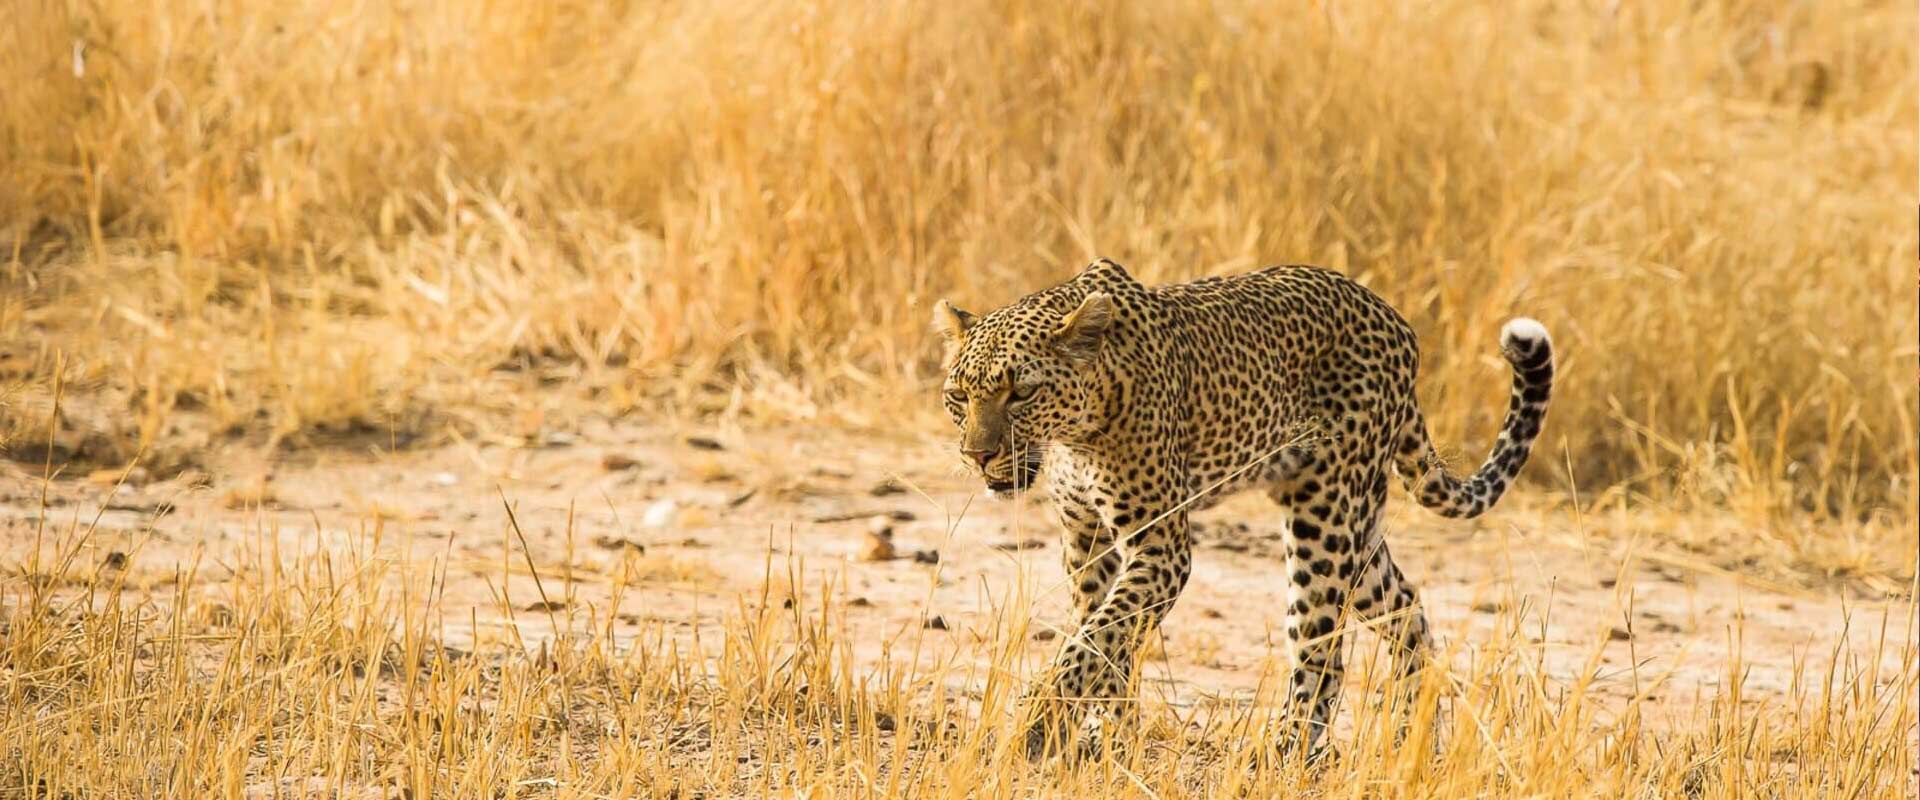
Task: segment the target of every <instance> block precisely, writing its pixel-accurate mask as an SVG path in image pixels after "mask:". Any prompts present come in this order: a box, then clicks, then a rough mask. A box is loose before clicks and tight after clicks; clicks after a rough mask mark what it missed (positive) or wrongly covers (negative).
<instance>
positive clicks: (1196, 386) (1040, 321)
mask: <svg viewBox="0 0 1920 800" xmlns="http://www.w3.org/2000/svg"><path fill="white" fill-rule="evenodd" d="M934 316H935V321H936V324H937V325H938V326H939V327H940V328H941V329H942V330H943V331H944V332H945V333H946V335H947V337H948V339H949V346H948V353H947V360H946V366H947V379H946V385H945V399H946V406H947V411H948V412H949V413H950V414H951V415H952V417H953V420H954V422H955V424H957V425H958V426H959V427H960V429H961V443H960V446H961V450H962V451H963V452H964V453H965V454H966V456H967V457H968V458H969V459H970V460H971V461H972V462H973V464H974V466H975V467H976V468H977V469H978V470H979V471H980V474H981V475H982V476H983V478H984V479H985V481H986V483H987V486H988V488H989V489H991V490H994V491H995V492H996V493H1004V492H1013V491H1018V490H1020V489H1023V488H1025V487H1026V486H1027V485H1029V484H1031V483H1032V482H1033V481H1034V479H1035V478H1036V477H1037V476H1038V474H1039V471H1040V468H1041V466H1042V465H1043V464H1044V465H1045V468H1046V471H1047V474H1048V478H1049V480H1048V485H1049V489H1050V493H1051V496H1052V499H1053V502H1054V505H1055V506H1056V508H1057V509H1058V511H1059V515H1060V520H1061V523H1062V524H1063V526H1064V527H1065V535H1064V544H1065V546H1064V548H1063V549H1064V551H1065V562H1066V568H1067V571H1068V573H1069V575H1070V578H1071V585H1072V591H1073V595H1074V598H1075V605H1076V608H1077V611H1078V615H1079V620H1078V630H1077V632H1076V633H1075V635H1073V636H1071V637H1069V638H1068V639H1067V640H1066V642H1065V643H1064V645H1063V646H1062V647H1061V649H1060V653H1059V656H1058V658H1057V659H1056V662H1055V669H1053V670H1051V671H1050V677H1049V678H1048V679H1046V681H1045V683H1044V685H1039V686H1036V687H1034V688H1033V689H1031V690H1030V693H1031V695H1032V696H1033V698H1034V699H1035V700H1036V702H1037V704H1038V706H1039V709H1038V710H1039V711H1040V712H1041V713H1040V714H1039V715H1038V721H1037V722H1036V724H1035V727H1034V728H1033V729H1032V731H1031V732H1030V734H1029V741H1028V747H1029V749H1030V750H1035V751H1038V750H1041V749H1044V748H1048V747H1051V746H1053V745H1055V744H1057V743H1058V740H1059V737H1060V736H1061V735H1062V734H1064V733H1065V732H1066V731H1068V730H1071V729H1072V727H1071V723H1072V722H1073V721H1074V720H1079V721H1080V723H1081V728H1082V730H1083V731H1084V732H1085V737H1086V739H1089V740H1091V739H1097V738H1098V737H1099V735H1100V728H1102V727H1103V726H1104V725H1107V724H1111V722H1112V720H1114V719H1115V718H1116V715H1123V711H1124V704H1118V703H1115V702H1113V701H1114V700H1115V699H1117V698H1120V697H1122V696H1123V695H1124V693H1125V692H1126V691H1127V687H1128V685H1129V682H1130V680H1131V678H1132V675H1133V667H1134V660H1135V651H1136V645H1137V643H1138V642H1139V641H1140V635H1141V634H1142V633H1143V632H1144V631H1145V630H1146V629H1148V628H1151V627H1152V626H1154V625H1156V624H1158V623H1159V621H1160V619H1161V618H1162V617H1164V616H1165V615H1166V613H1167V611H1168V610H1169V609H1170V608H1171V607H1172V606H1173V603H1174V601H1175V599H1176V598H1177V597H1178V596H1179V594H1180V591H1181V589H1182V588H1183V587H1184V586H1185V585H1186V582H1187V576H1188V574H1189V571H1190V568H1191V565H1192V556H1191V551H1192V545H1191V542H1190V540H1189V535H1188V523H1187V513H1188V512H1189V511H1192V510H1194V509H1197V508H1200V507H1202V506H1205V505H1207V504H1209V503H1211V502H1212V501H1213V500H1215V499H1217V498H1218V497H1219V496H1221V495H1222V494H1224V493H1226V492H1231V491H1235V490H1239V489H1244V488H1250V487H1257V488H1260V489H1262V490H1264V491H1265V492H1266V493H1267V495H1268V496H1269V497H1271V498H1272V499H1273V500H1274V501H1275V502H1277V503H1278V504H1279V505H1280V506H1281V508H1282V509H1284V514H1285V519H1286V521H1287V537H1286V543H1285V544H1286V554H1287V564H1286V573H1285V575H1286V577H1285V580H1286V581H1287V584H1288V586H1287V597H1288V603H1289V606H1288V609H1287V624H1286V635H1287V639H1288V640H1289V642H1290V646H1291V649H1292V655H1293V663H1294V672H1293V676H1292V685H1291V690H1290V693H1289V698H1290V700H1291V703H1290V706H1291V709H1292V712H1293V714H1292V718H1293V719H1295V720H1297V721H1299V723H1300V724H1301V725H1302V727H1303V728H1304V736H1305V739H1306V743H1307V744H1309V745H1311V744H1312V743H1313V742H1314V741H1315V740H1316V739H1317V737H1318V734H1319V731H1320V730H1321V729H1323V728H1324V727H1325V726H1326V725H1327V723H1328V721H1329V718H1330V717H1331V715H1332V713H1333V703H1334V700H1335V698H1336V697H1337V695H1338V690H1339V684H1340V680H1341V677H1342V674H1343V667H1342V662H1341V649H1340V647H1339V644H1340V638H1341V633H1340V632H1341V629H1342V622H1341V620H1342V619H1343V615H1350V617H1351V618H1353V619H1357V620H1369V619H1375V618H1378V617H1381V616H1382V615H1387V614H1392V615H1393V616H1392V617H1391V618H1390V619H1394V620H1397V623H1395V624H1394V625H1392V626H1391V631H1392V635H1393V636H1394V637H1395V639H1397V641H1398V642H1399V643H1400V644H1401V645H1402V646H1403V647H1404V653H1403V656H1402V659H1401V661H1402V665H1403V666H1402V669H1403V670H1406V671H1411V670H1412V669H1413V668H1414V667H1415V666H1416V665H1417V664H1418V663H1419V653H1421V652H1422V651H1423V650H1424V649H1425V648H1426V646H1427V640H1428V634H1427V623H1426V619H1425V617H1424V615H1423V614H1422V613H1421V611H1420V609H1419V607H1418V601H1417V599H1416V597H1415V594H1414V589H1413V587H1412V585H1411V584H1409V583H1408V581H1407V580H1406V579H1405V578H1404V577H1403V576H1402V575H1401V573H1400V570H1399V568H1398V567H1396V566H1395V565H1394V563H1393V559H1392V558H1391V556H1389V554H1388V551H1387V546H1386V543H1385V541H1384V540H1383V539H1382V536H1381V532H1380V518H1381V512H1382V509H1383V507H1384V505H1385V503H1386V499H1387V484H1388V478H1387V476H1388V474H1389V473H1397V474H1398V475H1399V477H1400V479H1401V481H1402V482H1403V483H1404V484H1405V485H1406V487H1407V488H1408V489H1409V491H1410V492H1411V493H1412V495H1413V496H1414V497H1415V498H1417V499H1418V500H1419V502H1420V504H1421V505H1423V506H1425V507H1427V508H1429V509H1432V510H1434V511H1436V512H1438V513H1440V514H1443V515H1446V516H1451V517H1472V516H1475V515H1477V514H1479V513H1481V512H1483V511H1485V510H1486V509H1487V508H1488V507H1490V506H1492V505H1493V503H1494V502H1495V501H1496V500H1498V499H1499V497H1500V495H1501V493H1502V492H1503V491H1505V489H1506V487H1507V486H1508V484H1509V483H1511V482H1512V481H1513V479H1514V476H1515V475H1517V474H1518V473H1519V471H1520V468H1521V466H1522V465H1523V464H1525V462H1526V459H1527V455H1528V452H1529V450H1530V448H1531V446H1532V444H1533V441H1534V439H1535V437H1536V436H1538V434H1539V432H1540V425H1541V422H1542V420H1543V418H1544V417H1545V414H1546V409H1547V399H1548V394H1549V392H1550V390H1551V387H1552V384H1553V355H1552V346H1551V343H1550V341H1549V339H1548V337H1547V332H1546V329H1545V328H1544V327H1542V326H1541V325H1540V324H1539V323H1538V322H1534V321H1533V320H1530V319H1524V318H1521V319H1515V320H1513V321H1512V322H1510V323H1508V324H1507V326H1506V327H1505V329H1503V330H1502V332H1501V348H1502V352H1503V354H1504V355H1505V356H1506V359H1507V361H1508V362H1509V363H1510V364H1511V365H1512V367H1513V391H1512V397H1511V401H1510V403H1509V405H1508V408H1507V416H1506V422H1505V424H1504V425H1503V427H1502V429H1501V431H1500V435H1499V440H1498V441H1497V442H1496V443H1495V445H1494V448H1493V452H1492V454H1491V455H1490V456H1489V457H1488V458H1487V460H1486V462H1485V463H1484V464H1482V465H1481V466H1480V468H1479V469H1478V470H1476V471H1475V472H1474V473H1473V474H1472V475H1470V476H1467V477H1465V478H1460V477H1456V476H1455V475H1453V474H1450V473H1449V472H1448V471H1447V470H1446V469H1445V467H1444V465H1443V464H1442V463H1441V461H1440V459H1439V457H1438V456H1437V455H1436V454H1435V453H1434V448H1433V445H1432V443H1431V442H1430V441H1429V440H1428V438H1427V431H1426V423H1425V421H1424V419H1423V418H1422V417H1421V413H1420V408H1419V406H1418V404H1417V403H1416V401H1415V397H1414V376H1415V373H1416V371H1417V365H1418V355H1419V352H1418V347H1417V346H1416V344H1415V341H1414V334H1413V329H1412V328H1411V327H1410V326H1409V325H1408V324H1407V322H1406V320H1405V319H1403V318H1402V317H1401V316H1400V315H1399V314H1398V313H1397V312H1395V311H1394V310H1393V308H1391V307H1390V306H1388V305H1387V304H1386V302H1384V301H1383V300H1381V299H1380V298H1379V297H1378V296H1376V295H1374V294H1373V293H1372V292H1370V291H1368V290H1367V289H1366V288H1365V287H1362V286H1361V285H1360V284H1358V283H1355V282H1353V281H1352V280H1349V279H1348V278H1346V277H1345V276H1342V275H1340V274H1338V273H1335V272H1331V271H1327V270H1323V269H1318V268H1313V267H1302V266H1285V267H1273V268H1269V269H1265V270H1261V271H1258V272H1254V273H1252V274H1247V275H1241V276H1236V277H1230V278H1209V279H1205V280H1199V281H1194V282H1191V283H1183V284H1177V285H1170V286H1160V287H1148V286H1144V285H1142V284H1140V283H1139V282H1137V281H1135V280H1134V279H1133V277H1132V276H1130V275H1128V274H1127V272H1126V270H1125V269H1123V268H1122V267H1121V266H1120V265H1118V264H1115V263H1113V262H1111V261H1107V260H1105V259H1102V260H1099V261H1096V262H1094V263H1093V264H1092V265H1090V266H1089V267H1087V268H1086V269H1085V270H1084V271H1082V272H1081V273H1080V274H1079V275H1078V276H1076V277H1074V278H1073V279H1071V280H1069V281H1067V282H1066V283H1063V284H1061V285H1059V286H1056V287H1053V288H1051V289H1047V290H1044V291H1041V292H1038V293H1035V294H1032V295H1029V296H1027V297H1025V298H1022V299H1020V300H1019V301H1017V302H1015V303H1013V304H1012V305H1009V306H1006V307H1005V308H1001V309H999V310H997V311H994V312H992V313H990V314H986V315H985V316H980V317H976V316H974V315H972V314H968V313H966V312H963V311H959V310H958V309H955V308H953V307H952V306H951V305H948V304H947V303H945V302H944V301H943V302H942V303H941V304H940V305H939V307H938V308H937V310H936V312H935V315H934ZM1089 709H1091V710H1092V711H1094V712H1095V713H1092V714H1088V713H1086V712H1087V711H1088V710H1089ZM1300 738H1301V737H1300V734H1296V735H1294V736H1293V737H1291V740H1292V741H1296V742H1297V741H1298V740H1299V739H1300ZM1084 743H1085V741H1084V740H1083V744H1084Z"/></svg>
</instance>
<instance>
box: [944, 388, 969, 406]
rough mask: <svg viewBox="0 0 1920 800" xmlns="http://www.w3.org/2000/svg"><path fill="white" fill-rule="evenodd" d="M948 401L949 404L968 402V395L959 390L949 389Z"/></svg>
mask: <svg viewBox="0 0 1920 800" xmlns="http://www.w3.org/2000/svg"><path fill="white" fill-rule="evenodd" d="M947 400H948V401H949V402H954V403H964V402H967V393H966V392H963V391H960V390H959V389H948V390H947Z"/></svg>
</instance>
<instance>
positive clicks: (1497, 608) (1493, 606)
mask: <svg viewBox="0 0 1920 800" xmlns="http://www.w3.org/2000/svg"><path fill="white" fill-rule="evenodd" d="M1506 608H1507V605H1506V604H1505V603H1497V602H1494V601H1491V600H1483V601H1481V602H1478V603H1474V604H1473V610H1474V611H1477V612H1480V613H1482V614H1498V613H1500V612H1502V611H1505V610H1506Z"/></svg>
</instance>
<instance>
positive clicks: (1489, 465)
mask: <svg viewBox="0 0 1920 800" xmlns="http://www.w3.org/2000/svg"><path fill="white" fill-rule="evenodd" d="M1500 353H1501V355H1504V356H1506V358H1507V363H1509V364H1512V365H1513V394H1512V396H1511V398H1510V399H1509V400H1508V401H1507V421H1506V422H1505V423H1503V424H1502V425H1501V426H1500V438H1499V439H1498V440H1496V441H1495V442H1494V443H1493V452H1492V453H1489V454H1487V460H1486V462H1485V463H1483V464H1481V465H1480V468H1479V469H1477V470H1474V472H1473V474H1472V475H1469V476H1467V477H1466V478H1465V479H1462V478H1460V477H1457V476H1455V475H1453V474H1451V473H1449V472H1447V467H1446V465H1445V464H1444V463H1441V461H1440V456H1439V454H1437V453H1435V452H1434V451H1433V440H1431V439H1428V438H1427V422H1426V418H1425V417H1423V416H1421V415H1420V413H1419V412H1418V411H1415V412H1414V415H1413V418H1412V419H1410V420H1408V421H1407V423H1406V427H1405V428H1404V429H1403V430H1402V431H1401V434H1400V442H1399V448H1398V450H1397V451H1396V452H1395V454H1394V469H1395V471H1396V472H1399V473H1400V480H1401V482H1402V483H1404V484H1405V485H1406V487H1407V491H1408V492H1410V493H1412V494H1413V496H1414V497H1415V498H1417V499H1419V501H1420V505H1423V506H1426V507H1427V508H1429V509H1431V510H1432V511H1434V512H1435V513H1437V514H1439V515H1441V516H1443V517H1477V516H1479V515H1480V513H1481V512H1483V511H1486V510H1487V509H1489V508H1492V507H1493V504H1494V503H1495V502H1497V501H1499V499H1500V495H1501V494H1502V493H1504V492H1506V490H1507V485H1508V484H1510V483H1513V479H1514V476H1516V475H1519V474H1520V468H1521V467H1523V466H1525V465H1526V463H1527V455H1528V454H1529V453H1531V452H1532V450H1533V440H1534V439H1535V438H1536V437H1538V436H1539V435H1540V423H1541V422H1542V421H1543V420H1545V419H1546V416H1547V397H1548V395H1550V394H1552V392H1553V340H1552V339H1550V338H1548V336H1547V328H1546V326H1544V325H1541V324H1540V323H1539V322H1537V321H1535V320H1531V319H1528V318H1526V317H1516V318H1514V319H1513V320H1511V321H1509V322H1507V324H1506V327H1503V328H1501V329H1500Z"/></svg>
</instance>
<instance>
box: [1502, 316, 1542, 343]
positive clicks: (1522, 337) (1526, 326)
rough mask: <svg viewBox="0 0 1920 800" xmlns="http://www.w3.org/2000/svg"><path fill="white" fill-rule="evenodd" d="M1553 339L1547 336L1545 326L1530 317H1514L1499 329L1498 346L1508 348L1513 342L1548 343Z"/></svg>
mask: <svg viewBox="0 0 1920 800" xmlns="http://www.w3.org/2000/svg"><path fill="white" fill-rule="evenodd" d="M1552 341H1553V338H1552V337H1550V336H1548V335H1547V326H1545V325H1542V324H1540V321H1539V320H1537V319H1533V318H1532V317H1514V318H1513V319H1510V320H1507V324H1506V325H1505V326H1503V327H1501V328H1500V344H1501V345H1502V346H1507V347H1510V346H1512V345H1513V344H1514V343H1515V342H1529V343H1531V342H1548V343H1551V342H1552Z"/></svg>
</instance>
